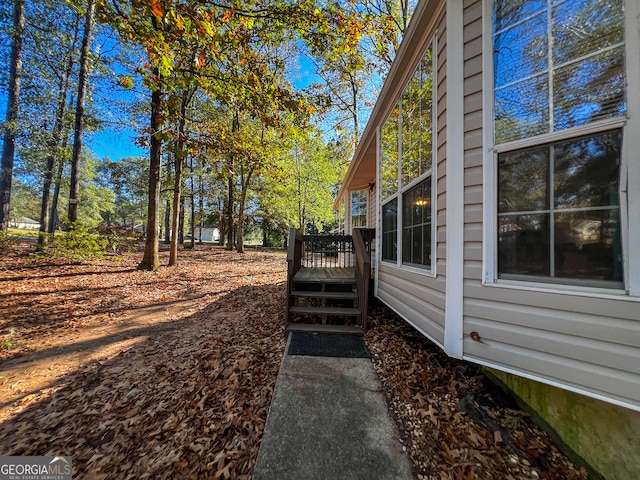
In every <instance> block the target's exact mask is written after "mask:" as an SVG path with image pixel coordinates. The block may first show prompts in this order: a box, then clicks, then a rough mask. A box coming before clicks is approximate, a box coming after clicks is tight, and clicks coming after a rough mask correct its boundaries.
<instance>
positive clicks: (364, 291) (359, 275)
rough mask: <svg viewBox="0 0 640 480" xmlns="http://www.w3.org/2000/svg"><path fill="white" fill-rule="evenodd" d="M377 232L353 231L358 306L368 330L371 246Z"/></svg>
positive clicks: (358, 229) (355, 229)
mask: <svg viewBox="0 0 640 480" xmlns="http://www.w3.org/2000/svg"><path fill="white" fill-rule="evenodd" d="M374 233H375V230H371V229H360V228H354V229H353V245H354V251H355V264H354V270H355V276H356V290H357V292H358V305H359V307H360V311H361V312H362V313H361V315H362V329H363V330H365V331H366V330H367V311H368V309H369V280H370V278H371V244H372V242H373V235H374Z"/></svg>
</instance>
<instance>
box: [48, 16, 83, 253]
mask: <svg viewBox="0 0 640 480" xmlns="http://www.w3.org/2000/svg"><path fill="white" fill-rule="evenodd" d="M79 23H80V15H76V24H75V27H74V32H73V33H74V37H73V42H72V43H71V47H72V48H70V51H69V56H68V58H67V65H66V68H65V70H64V72H63V73H62V77H61V78H60V84H59V85H58V107H57V109H56V118H55V122H54V124H53V130H52V132H51V140H50V141H49V142H48V145H47V147H48V153H47V165H46V168H45V172H44V182H43V185H42V203H41V207H40V233H39V235H38V248H39V249H41V248H42V247H43V246H44V243H45V239H46V233H47V232H48V231H49V224H50V219H49V195H50V190H51V183H52V182H53V169H54V167H55V163H56V158H57V156H58V155H57V153H58V152H57V150H58V147H59V146H60V138H61V136H62V130H63V128H64V114H65V112H66V109H67V95H68V94H69V79H70V77H71V73H72V69H73V63H74V62H73V57H74V55H73V53H74V50H73V47H75V44H76V41H77V39H78V26H79ZM60 162H61V164H62V160H60ZM56 186H58V185H56ZM58 191H59V190H58Z"/></svg>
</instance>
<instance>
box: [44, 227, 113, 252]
mask: <svg viewBox="0 0 640 480" xmlns="http://www.w3.org/2000/svg"><path fill="white" fill-rule="evenodd" d="M106 247H107V240H106V239H105V238H103V237H101V236H100V235H99V234H98V233H96V232H95V231H92V230H90V229H89V228H88V227H87V226H85V225H82V224H76V225H72V226H70V228H69V230H68V231H66V232H63V233H61V234H57V235H55V236H53V235H51V236H50V237H49V245H47V247H46V248H45V249H44V253H45V254H46V255H50V256H53V257H63V258H72V259H82V258H91V257H102V256H104V254H105V252H106Z"/></svg>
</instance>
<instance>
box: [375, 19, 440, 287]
mask: <svg viewBox="0 0 640 480" xmlns="http://www.w3.org/2000/svg"><path fill="white" fill-rule="evenodd" d="M437 40H438V31H437V30H434V31H433V33H432V34H431V36H429V37H428V41H427V42H426V43H425V46H424V50H423V51H422V53H421V55H420V56H419V59H418V62H417V63H416V65H415V66H414V67H413V70H412V74H411V75H410V76H409V77H408V79H407V84H406V85H404V87H403V88H402V90H401V91H400V95H399V97H398V98H397V99H396V100H395V101H394V103H393V105H396V104H397V105H398V108H399V109H400V114H399V115H398V178H397V182H398V191H396V192H395V193H394V194H393V195H389V196H388V197H386V198H385V199H384V200H383V199H382V128H383V126H384V123H383V124H382V125H380V126H379V127H378V129H377V134H378V145H377V150H378V154H377V157H376V158H377V161H376V169H377V172H376V174H377V178H379V179H380V182H379V183H380V187H379V188H378V189H377V190H378V192H377V199H378V200H377V204H378V209H377V210H378V218H379V222H378V231H379V232H381V233H382V206H383V205H386V204H387V203H389V202H391V201H393V199H397V209H398V213H397V221H396V223H397V225H396V226H397V230H396V232H397V233H396V235H397V239H396V241H397V245H398V250H397V252H396V261H395V262H393V261H391V260H385V259H383V258H382V238H380V241H379V245H378V251H379V252H380V253H379V258H378V262H379V263H380V264H383V265H388V266H391V267H397V268H401V269H403V270H406V271H410V272H414V273H417V274H419V275H424V276H427V277H431V278H436V277H437V268H436V263H437V259H436V252H437V246H438V245H437V243H438V241H437V231H438V229H437V227H438V225H437V223H438V221H437V220H438V219H437V213H438V210H437V199H438V195H437V185H438V155H437V154H438V146H437V140H438V139H437V132H438V108H437V103H438V77H437V68H438V62H437V59H438V44H437ZM429 47H431V50H432V57H431V63H432V72H433V79H432V98H433V105H432V107H431V117H432V118H431V169H429V170H427V171H426V172H424V173H422V174H421V175H420V176H419V177H417V178H414V179H412V180H411V181H410V182H409V183H408V184H406V185H403V183H402V94H403V93H404V91H405V89H406V87H407V85H408V82H409V81H411V78H412V77H413V73H415V69H416V68H418V66H419V65H420V62H421V61H422V58H423V57H424V54H425V53H426V51H427V49H428V48H429ZM387 119H388V116H387V117H386V118H385V122H386V120H387ZM429 175H431V265H430V266H429V267H419V266H416V265H413V264H405V263H403V262H402V244H403V242H402V230H403V218H402V215H403V208H404V204H403V202H404V198H403V195H404V193H405V192H407V191H408V190H411V189H412V188H413V187H415V186H416V185H418V184H419V183H421V182H423V181H424V180H425V179H426V178H427V177H429ZM379 236H380V237H382V235H379ZM376 285H377V282H376Z"/></svg>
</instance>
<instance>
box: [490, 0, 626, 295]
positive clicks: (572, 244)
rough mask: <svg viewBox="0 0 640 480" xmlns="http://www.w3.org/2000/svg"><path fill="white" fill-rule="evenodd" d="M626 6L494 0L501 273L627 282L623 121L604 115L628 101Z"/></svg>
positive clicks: (585, 0)
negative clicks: (618, 125)
mask: <svg viewBox="0 0 640 480" xmlns="http://www.w3.org/2000/svg"><path fill="white" fill-rule="evenodd" d="M623 17H624V14H623V8H622V0H494V17H493V20H494V31H493V47H494V49H493V51H494V57H493V59H494V137H495V144H496V146H497V147H496V150H497V151H498V152H499V153H498V155H497V176H498V178H497V183H498V200H497V202H498V208H497V216H498V222H497V229H498V232H497V233H498V236H497V238H498V252H497V253H498V259H497V267H498V277H499V278H508V279H524V280H527V279H529V280H538V281H545V282H557V283H559V282H561V283H567V284H582V283H586V284H588V285H593V286H604V287H614V288H619V287H621V286H622V282H623V263H622V245H621V214H620V198H619V189H620V185H619V183H620V180H619V179H620V163H621V149H622V131H621V130H620V129H612V127H611V126H610V125H609V126H606V125H605V126H603V127H600V128H598V127H597V125H601V124H602V123H600V124H598V123H595V122H598V121H601V120H605V119H612V118H616V117H623V116H624V114H625V112H626V100H625V69H624V28H623V25H624V21H623ZM594 123H595V124H596V126H595V127H594V126H593V125H594ZM558 131H563V132H565V135H563V136H562V137H561V138H562V140H560V141H559V140H558V138H559V137H558V135H557V134H556V136H555V137H553V139H550V138H548V137H549V135H551V134H554V132H558ZM516 140H517V141H518V142H517V147H516V148H517V149H510V148H509V146H508V145H509V142H513V141H516ZM505 144H506V145H505ZM501 145H504V147H502V146H501Z"/></svg>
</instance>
